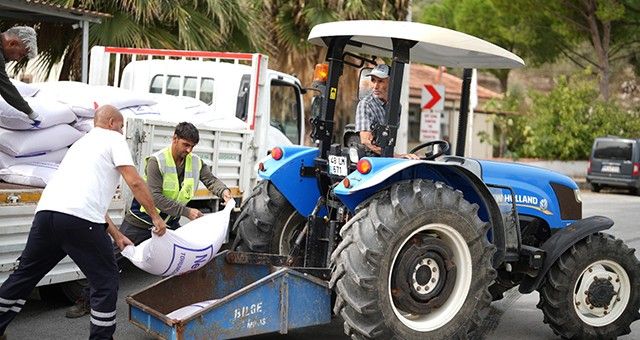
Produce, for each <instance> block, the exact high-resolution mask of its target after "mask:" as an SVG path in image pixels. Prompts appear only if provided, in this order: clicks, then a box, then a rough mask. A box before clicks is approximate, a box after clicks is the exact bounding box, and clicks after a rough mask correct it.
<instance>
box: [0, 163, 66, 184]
mask: <svg viewBox="0 0 640 340" xmlns="http://www.w3.org/2000/svg"><path fill="white" fill-rule="evenodd" d="M56 170H58V163H51V162H41V163H28V164H18V165H12V166H10V167H9V168H7V169H0V179H1V180H3V181H5V182H7V183H13V184H22V185H30V186H34V187H40V188H44V187H45V186H47V183H49V179H50V178H51V176H52V175H53V173H54V172H56Z"/></svg>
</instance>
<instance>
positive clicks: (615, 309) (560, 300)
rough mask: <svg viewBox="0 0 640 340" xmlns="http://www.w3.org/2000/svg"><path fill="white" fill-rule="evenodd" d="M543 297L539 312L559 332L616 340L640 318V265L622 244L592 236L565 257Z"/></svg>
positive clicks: (542, 289)
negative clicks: (639, 310)
mask: <svg viewBox="0 0 640 340" xmlns="http://www.w3.org/2000/svg"><path fill="white" fill-rule="evenodd" d="M538 292H539V293H540V302H539V303H538V308H540V309H541V310H542V312H543V313H544V322H545V323H547V324H549V326H551V329H553V331H554V333H556V334H558V335H560V336H562V337H563V338H567V339H615V338H617V337H618V336H621V335H625V334H629V333H630V332H631V329H630V328H629V325H631V323H632V322H634V321H635V320H637V319H639V318H640V314H639V313H638V309H640V262H639V261H638V259H637V258H636V256H635V255H634V250H633V249H629V248H628V247H627V246H626V245H625V244H624V243H623V242H622V240H617V239H615V238H614V237H613V236H611V235H607V234H603V233H599V234H595V235H591V236H589V237H587V238H585V239H583V240H582V241H580V242H578V243H576V244H575V245H573V246H572V247H571V248H569V249H568V250H567V251H566V252H565V253H564V254H562V256H560V258H559V259H558V260H557V261H556V263H554V264H553V266H552V267H551V269H550V270H549V272H548V273H547V275H546V278H545V282H544V284H543V285H542V286H541V287H540V288H539V289H538Z"/></svg>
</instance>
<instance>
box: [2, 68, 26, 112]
mask: <svg viewBox="0 0 640 340" xmlns="http://www.w3.org/2000/svg"><path fill="white" fill-rule="evenodd" d="M5 67H6V65H5V61H4V56H2V55H0V95H1V96H2V98H4V100H5V101H6V102H7V104H9V105H11V106H13V107H14V108H15V109H16V110H19V111H22V112H24V113H25V114H26V115H27V116H30V115H32V114H33V110H32V109H31V107H30V106H29V104H28V103H27V102H26V101H25V100H24V99H22V96H21V95H20V92H18V89H16V87H15V86H14V85H13V83H12V82H11V80H9V76H8V75H7V71H6V70H5Z"/></svg>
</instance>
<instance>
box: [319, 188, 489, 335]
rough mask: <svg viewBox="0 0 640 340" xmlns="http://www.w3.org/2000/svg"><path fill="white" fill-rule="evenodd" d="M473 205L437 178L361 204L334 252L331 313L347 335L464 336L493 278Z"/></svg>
mask: <svg viewBox="0 0 640 340" xmlns="http://www.w3.org/2000/svg"><path fill="white" fill-rule="evenodd" d="M488 229H489V225H488V224H487V223H485V222H483V221H481V220H480V218H478V206H477V205H476V204H470V203H469V202H467V201H466V200H465V199H464V198H463V197H462V193H461V192H459V191H454V190H453V189H452V188H450V187H447V186H445V185H443V184H441V183H433V182H431V181H426V180H413V181H407V182H401V183H396V184H394V185H393V186H392V187H391V188H389V189H387V190H385V191H383V192H380V193H378V194H376V195H375V196H374V197H373V198H372V199H371V200H370V201H368V202H367V203H365V204H363V205H361V206H360V207H359V208H358V211H357V213H356V215H355V216H354V217H353V218H352V219H351V220H350V221H349V222H348V223H347V224H346V225H345V227H343V228H342V230H341V231H340V234H341V236H342V242H341V243H340V244H339V246H338V247H337V248H336V250H335V251H334V253H333V254H332V256H331V259H332V264H333V265H334V271H333V273H332V277H331V281H330V284H331V285H332V287H335V290H336V293H337V298H336V303H335V305H334V312H335V313H336V314H340V315H341V316H342V318H343V319H344V328H345V333H346V334H347V335H350V336H351V337H352V338H354V339H356V338H362V337H365V338H379V339H391V338H394V339H396V338H399V339H417V338H423V339H466V338H467V337H468V336H470V335H473V334H469V333H470V332H473V331H474V329H475V328H476V327H477V326H478V325H479V324H480V322H481V321H482V318H483V317H484V315H485V313H486V312H487V311H488V306H489V303H490V301H491V295H490V294H489V291H488V287H489V286H490V285H491V283H492V281H493V279H494V278H495V277H496V271H495V270H494V269H493V268H492V265H491V259H492V257H493V254H494V252H495V247H494V246H493V245H492V244H490V243H489V241H488V239H487V236H486V235H487V231H488Z"/></svg>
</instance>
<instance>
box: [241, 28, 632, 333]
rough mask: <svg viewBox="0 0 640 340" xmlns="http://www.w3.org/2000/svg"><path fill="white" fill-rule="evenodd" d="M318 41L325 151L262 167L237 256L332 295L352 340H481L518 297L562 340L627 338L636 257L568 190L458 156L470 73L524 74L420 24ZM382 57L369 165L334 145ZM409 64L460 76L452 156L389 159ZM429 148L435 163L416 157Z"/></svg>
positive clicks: (548, 174) (568, 185)
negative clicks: (495, 305) (292, 274)
mask: <svg viewBox="0 0 640 340" xmlns="http://www.w3.org/2000/svg"><path fill="white" fill-rule="evenodd" d="M309 41H310V42H311V43H313V44H316V45H319V46H323V47H326V48H327V55H326V62H327V63H328V69H326V80H324V81H323V82H321V83H318V84H317V90H318V91H319V94H318V95H317V96H316V97H315V98H314V106H315V108H316V109H317V115H316V116H315V117H314V118H312V126H313V131H312V133H311V137H312V138H313V139H314V140H315V141H316V147H304V146H287V147H277V148H274V149H273V150H272V151H271V154H270V157H268V159H266V160H264V161H263V162H262V163H261V164H260V165H259V177H260V178H261V181H260V182H259V183H258V185H257V186H256V187H255V189H254V191H253V193H252V195H251V197H250V198H249V199H248V200H247V201H246V203H245V204H244V205H243V207H242V211H241V213H240V215H239V217H238V219H237V221H236V223H235V224H234V229H235V231H236V233H237V237H236V239H235V242H234V245H233V247H234V248H235V249H236V250H239V251H245V252H252V253H262V254H261V256H272V259H273V258H277V257H280V258H281V259H283V260H282V261H280V265H288V266H292V267H298V268H303V269H304V270H303V271H304V272H306V273H307V274H311V275H314V276H316V277H318V278H320V279H323V280H328V281H329V283H330V287H332V289H333V290H334V293H335V302H334V308H333V312H334V313H335V314H337V315H339V316H341V317H342V318H343V319H344V329H345V333H346V334H348V335H350V336H351V337H353V338H354V339H355V338H379V339H392V338H397V339H418V338H420V339H427V338H428V339H458V338H469V337H470V338H473V337H475V336H478V335H479V334H477V330H478V326H479V325H480V324H481V322H482V320H483V317H484V316H485V315H486V313H487V312H488V306H489V304H490V303H491V301H492V300H497V299H500V298H501V297H502V294H503V293H504V292H505V291H506V290H508V289H511V288H513V287H516V286H518V289H519V291H520V292H521V293H523V294H526V293H531V292H533V291H538V292H539V294H540V303H539V304H538V307H539V308H540V309H541V310H542V312H543V313H544V322H545V323H547V324H549V326H550V327H551V328H552V329H553V331H554V332H555V333H556V334H558V335H559V336H561V337H563V338H572V339H609V338H615V337H617V336H619V335H623V334H627V333H629V332H630V324H631V323H632V322H633V321H635V320H637V319H638V318H639V317H640V314H639V313H638V310H639V309H640V296H639V292H640V290H639V288H640V266H639V262H638V260H637V259H636V257H635V255H634V250H633V249H629V248H628V247H627V246H626V245H625V244H624V243H623V242H622V241H621V240H618V239H616V238H615V237H614V236H611V235H609V234H606V233H604V232H603V231H605V230H606V229H609V228H610V227H611V226H612V225H613V221H612V220H610V219H609V218H606V217H602V216H594V217H587V218H583V217H582V203H581V199H580V191H579V189H578V187H577V185H576V183H575V182H574V181H573V180H571V179H570V178H568V177H566V176H564V175H561V174H558V173H555V172H552V171H548V170H545V169H541V168H536V167H531V166H526V165H521V164H516V163H499V162H493V161H485V160H475V159H471V158H465V157H462V152H460V151H461V150H462V151H463V150H464V138H463V136H464V135H465V132H464V131H465V129H466V122H465V121H464V119H465V118H466V115H465V114H466V113H467V110H468V95H469V83H470V71H471V69H472V68H515V67H521V66H523V65H524V62H523V61H522V59H520V58H519V57H518V56H516V55H514V54H512V53H510V52H508V51H506V50H504V49H502V48H500V47H498V46H495V45H493V44H491V43H488V42H486V41H483V40H481V39H478V38H475V37H472V36H469V35H467V34H463V33H460V32H455V31H452V30H448V29H444V28H439V27H435V26H430V25H424V24H418V23H411V22H392V21H346V22H333V23H326V24H321V25H318V26H315V27H314V28H313V29H312V31H311V33H310V35H309ZM377 58H388V59H387V60H390V66H391V72H390V83H389V88H388V98H389V99H388V103H387V104H386V107H385V109H386V117H385V118H386V119H385V121H384V122H383V123H382V124H378V125H376V126H373V127H372V131H373V134H374V136H375V143H376V144H377V145H378V146H380V147H381V148H382V154H381V155H379V156H377V157H362V152H358V149H357V148H350V149H349V148H345V147H343V146H342V145H341V144H340V143H335V144H333V142H334V140H336V139H339V138H334V121H333V118H334V111H335V104H336V98H337V93H338V91H339V88H338V83H339V79H340V77H341V75H342V73H343V68H344V67H347V66H348V67H356V68H362V67H363V66H365V65H367V64H374V63H375V62H376V60H377ZM378 60H379V59H378ZM410 61H414V62H420V63H427V64H434V65H443V66H449V67H458V68H463V69H465V71H464V75H465V76H464V79H463V80H464V82H463V89H462V90H463V92H462V93H463V96H462V98H463V99H462V103H461V108H460V112H461V115H460V117H461V122H460V124H459V126H460V133H459V134H458V135H460V136H462V138H458V143H457V150H456V154H457V155H456V156H443V155H442V153H443V151H444V150H445V149H446V148H448V147H449V145H448V143H447V142H446V141H432V142H429V143H425V144H423V145H420V146H419V147H418V148H416V149H414V150H412V151H411V152H412V153H419V154H420V155H421V156H422V155H424V156H423V158H422V159H421V160H408V159H401V158H393V150H394V146H395V142H396V131H397V128H398V125H399V116H400V110H401V107H400V92H401V86H402V83H403V82H404V81H408V79H403V70H404V67H405V65H407V64H408V63H409V62H410ZM318 69H320V70H322V68H318ZM320 73H322V72H321V71H320ZM434 145H438V146H439V148H435V150H439V151H436V152H429V153H423V152H421V150H420V149H422V148H428V149H430V150H431V149H433V148H432V147H433V146H434ZM269 254H273V255H269Z"/></svg>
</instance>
